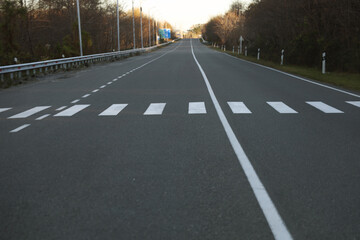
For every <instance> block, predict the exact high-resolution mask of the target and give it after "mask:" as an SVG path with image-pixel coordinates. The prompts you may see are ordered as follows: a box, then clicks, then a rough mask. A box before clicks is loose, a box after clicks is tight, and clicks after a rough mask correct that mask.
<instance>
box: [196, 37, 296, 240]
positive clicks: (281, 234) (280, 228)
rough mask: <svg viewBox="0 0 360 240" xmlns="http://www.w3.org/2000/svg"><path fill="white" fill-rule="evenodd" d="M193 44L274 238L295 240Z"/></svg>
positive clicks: (215, 104) (234, 147)
mask: <svg viewBox="0 0 360 240" xmlns="http://www.w3.org/2000/svg"><path fill="white" fill-rule="evenodd" d="M190 44H191V52H192V55H193V58H194V60H195V62H196V64H197V66H198V68H199V70H200V72H201V74H202V77H203V79H204V81H205V84H206V86H207V89H208V91H209V95H210V97H211V100H212V102H213V104H214V106H215V109H216V112H217V114H218V116H219V118H220V121H221V123H222V125H223V127H224V129H225V132H226V135H227V136H228V138H229V141H230V143H231V146H232V147H233V149H234V152H235V154H236V156H237V158H238V160H239V162H240V165H241V167H242V168H243V170H244V172H245V175H246V177H247V179H248V181H249V183H250V186H251V188H252V190H253V191H254V194H255V197H256V199H257V201H258V202H259V205H260V207H261V209H262V211H263V213H264V215H265V218H266V220H267V222H268V224H269V226H270V229H271V231H272V233H273V235H274V238H275V239H276V240H278V239H281V240H283V239H289V240H290V239H293V238H292V236H291V234H290V232H289V231H288V229H287V227H286V226H285V223H284V221H283V220H282V218H281V216H280V214H279V212H278V211H277V209H276V207H275V205H274V203H273V202H272V200H271V198H270V196H269V194H268V193H267V191H266V189H265V187H264V185H263V184H262V182H261V181H260V179H259V177H258V175H257V174H256V172H255V169H254V167H253V166H252V165H251V162H250V160H249V158H248V157H247V156H246V154H245V152H244V149H243V148H242V146H241V145H240V143H239V140H238V139H237V138H236V135H235V133H234V131H233V130H232V128H231V126H230V124H229V122H228V120H227V119H226V116H225V114H224V111H223V110H222V109H221V107H220V104H219V102H218V100H217V99H216V96H215V93H214V91H213V89H212V87H211V85H210V82H209V80H208V78H207V76H206V74H205V72H204V70H203V69H202V67H201V65H200V63H199V62H198V60H197V59H196V57H195V54H194V49H193V45H192V40H191V39H190Z"/></svg>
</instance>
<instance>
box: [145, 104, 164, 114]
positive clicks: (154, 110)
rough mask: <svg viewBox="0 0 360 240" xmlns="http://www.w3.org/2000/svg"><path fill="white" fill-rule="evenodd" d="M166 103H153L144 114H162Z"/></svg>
mask: <svg viewBox="0 0 360 240" xmlns="http://www.w3.org/2000/svg"><path fill="white" fill-rule="evenodd" d="M165 106H166V103H151V104H150V106H149V107H148V108H147V109H146V111H145V112H144V115H161V114H162V113H163V111H164V108H165Z"/></svg>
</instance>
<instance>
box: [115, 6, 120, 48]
mask: <svg viewBox="0 0 360 240" xmlns="http://www.w3.org/2000/svg"><path fill="white" fill-rule="evenodd" d="M116 18H117V38H118V51H120V23H119V21H120V20H119V0H117V4H116Z"/></svg>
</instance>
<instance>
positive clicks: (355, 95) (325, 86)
mask: <svg viewBox="0 0 360 240" xmlns="http://www.w3.org/2000/svg"><path fill="white" fill-rule="evenodd" d="M220 54H225V55H226V56H228V57H231V58H235V59H237V60H239V61H243V62H247V63H250V64H253V65H256V66H259V67H262V68H266V69H269V70H272V71H274V72H278V73H282V74H284V75H287V76H289V77H292V78H296V79H299V80H301V81H304V82H308V83H311V84H315V85H318V86H321V87H324V88H328V89H331V90H334V91H337V92H341V93H345V94H348V95H350V96H354V97H358V98H360V95H357V94H355V93H351V92H347V91H344V90H341V89H337V88H335V87H330V86H327V85H325V84H321V83H318V82H315V81H312V80H309V79H306V78H302V77H299V76H296V75H293V74H290V73H286V72H283V71H280V70H277V69H275V68H271V67H267V66H264V65H261V64H258V63H253V62H250V61H246V60H244V59H241V58H237V57H234V56H231V55H229V54H227V53H223V52H220Z"/></svg>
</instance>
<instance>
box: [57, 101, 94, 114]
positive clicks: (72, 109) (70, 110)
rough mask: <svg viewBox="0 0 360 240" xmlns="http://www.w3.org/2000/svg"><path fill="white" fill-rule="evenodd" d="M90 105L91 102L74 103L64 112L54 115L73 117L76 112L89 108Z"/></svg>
mask: <svg viewBox="0 0 360 240" xmlns="http://www.w3.org/2000/svg"><path fill="white" fill-rule="evenodd" d="M88 106H90V105H89V104H79V105H74V106H72V107H70V108H68V109H66V110H64V111H62V112H59V113H58V114H55V115H54V117H71V116H73V115H74V114H76V113H78V112H80V111H81V110H83V109H85V108H87V107H88Z"/></svg>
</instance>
